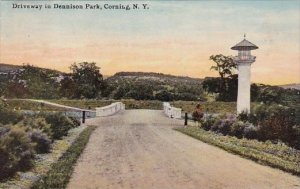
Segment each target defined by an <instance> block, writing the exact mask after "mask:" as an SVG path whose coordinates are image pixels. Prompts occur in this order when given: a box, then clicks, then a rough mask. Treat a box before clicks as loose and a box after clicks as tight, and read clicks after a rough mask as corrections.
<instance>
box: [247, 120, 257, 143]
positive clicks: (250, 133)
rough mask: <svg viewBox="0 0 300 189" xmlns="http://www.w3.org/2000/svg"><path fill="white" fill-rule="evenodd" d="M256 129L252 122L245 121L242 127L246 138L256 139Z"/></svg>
mask: <svg viewBox="0 0 300 189" xmlns="http://www.w3.org/2000/svg"><path fill="white" fill-rule="evenodd" d="M257 132H258V129H257V127H255V126H254V125H253V124H251V123H249V122H246V123H245V128H244V137H245V138H247V139H257V138H258V134H257Z"/></svg>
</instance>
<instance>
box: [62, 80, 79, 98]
mask: <svg viewBox="0 0 300 189" xmlns="http://www.w3.org/2000/svg"><path fill="white" fill-rule="evenodd" d="M60 85H61V87H60V88H59V93H60V95H61V96H62V97H67V98H75V96H76V83H75V82H74V80H73V79H72V76H71V74H70V75H65V77H64V79H62V80H61V81H60Z"/></svg>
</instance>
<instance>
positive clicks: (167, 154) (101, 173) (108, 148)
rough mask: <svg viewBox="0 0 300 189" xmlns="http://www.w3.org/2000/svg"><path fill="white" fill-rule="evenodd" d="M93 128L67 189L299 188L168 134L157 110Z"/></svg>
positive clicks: (273, 172) (169, 123)
mask: <svg viewBox="0 0 300 189" xmlns="http://www.w3.org/2000/svg"><path fill="white" fill-rule="evenodd" d="M89 122H90V124H95V125H98V128H97V129H96V130H95V131H94V133H93V134H92V136H91V138H90V141H89V143H88V145H87V147H86V149H85V151H84V153H83V154H82V156H81V157H80V159H79V161H78V162H77V165H76V167H75V170H74V173H73V175H72V178H71V180H70V182H69V185H68V188H70V189H77V188H78V189H79V188H80V189H83V188H90V189H92V188H99V189H112V188H124V189H129V188H136V189H148V188H156V189H168V188H170V189H177V188H180V189H189V188H195V189H201V188H205V189H212V188H214V189H221V188H222V189H223V188H230V189H232V188H236V189H244V188H253V189H265V188H278V189H289V188H294V189H296V188H300V178H299V177H296V176H292V175H290V174H288V173H285V172H283V171H280V170H277V169H273V168H270V167H267V166H262V165H259V164H257V163H255V162H252V161H250V160H247V159H243V158H241V157H239V156H236V155H232V154H230V153H227V152H226V151H224V150H221V149H219V148H216V147H214V146H211V145H208V144H205V143H203V142H201V141H198V140H196V139H193V138H191V137H189V136H186V135H184V134H182V133H180V132H177V131H174V130H172V127H174V126H180V125H182V123H183V121H182V120H181V121H179V120H174V119H169V118H167V117H165V116H164V115H163V113H162V111H156V110H126V111H125V112H122V113H120V114H118V115H115V116H111V117H105V118H103V117H102V118H95V119H91V120H89Z"/></svg>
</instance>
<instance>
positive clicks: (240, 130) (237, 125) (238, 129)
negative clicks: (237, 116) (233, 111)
mask: <svg viewBox="0 0 300 189" xmlns="http://www.w3.org/2000/svg"><path fill="white" fill-rule="evenodd" d="M244 129H245V123H244V122H242V121H236V122H234V123H233V124H232V126H231V128H230V132H229V134H230V135H231V136H236V137H237V138H242V137H243V134H244Z"/></svg>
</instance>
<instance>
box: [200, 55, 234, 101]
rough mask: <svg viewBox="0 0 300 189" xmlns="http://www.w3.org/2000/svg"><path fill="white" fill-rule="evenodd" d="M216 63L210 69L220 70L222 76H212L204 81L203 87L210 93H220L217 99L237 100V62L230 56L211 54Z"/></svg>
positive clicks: (211, 58)
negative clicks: (235, 72) (235, 71)
mask: <svg viewBox="0 0 300 189" xmlns="http://www.w3.org/2000/svg"><path fill="white" fill-rule="evenodd" d="M210 60H212V61H214V63H216V65H214V66H211V68H210V69H213V70H216V71H218V73H219V75H220V78H211V79H207V80H205V81H204V82H203V85H202V87H203V89H205V90H206V91H207V92H210V93H219V96H218V98H217V100H220V101H235V100H236V97H237V85H238V76H237V75H236V74H234V70H235V69H236V67H237V66H236V64H235V63H234V62H233V59H232V58H231V57H229V56H224V55H222V54H219V55H212V56H210Z"/></svg>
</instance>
